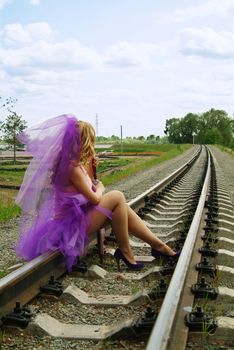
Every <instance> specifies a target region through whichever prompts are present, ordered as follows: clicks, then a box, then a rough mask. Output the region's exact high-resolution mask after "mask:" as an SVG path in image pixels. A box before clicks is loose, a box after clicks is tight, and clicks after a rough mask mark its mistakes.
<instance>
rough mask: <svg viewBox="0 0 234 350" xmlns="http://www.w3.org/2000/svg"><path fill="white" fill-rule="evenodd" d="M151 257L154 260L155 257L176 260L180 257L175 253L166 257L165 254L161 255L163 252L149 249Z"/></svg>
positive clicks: (178, 253)
mask: <svg viewBox="0 0 234 350" xmlns="http://www.w3.org/2000/svg"><path fill="white" fill-rule="evenodd" d="M151 255H152V256H153V257H154V258H157V257H160V256H162V257H164V258H174V259H175V258H178V257H179V256H180V252H176V253H175V254H174V255H168V254H166V253H163V252H160V251H159V250H157V249H154V248H152V249H151Z"/></svg>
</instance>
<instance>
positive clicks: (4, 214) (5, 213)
mask: <svg viewBox="0 0 234 350" xmlns="http://www.w3.org/2000/svg"><path fill="white" fill-rule="evenodd" d="M190 147H191V145H168V144H166V145H150V144H149V145H139V147H138V145H137V147H136V145H128V148H126V152H136V150H137V152H146V151H150V152H152V151H159V152H164V153H162V154H161V155H160V157H158V156H150V157H140V156H137V157H134V158H115V159H104V160H101V161H100V163H99V166H98V169H97V172H98V173H99V174H98V177H99V178H100V179H101V180H102V181H103V183H104V185H106V186H107V185H110V184H115V183H116V182H118V181H120V180H122V179H123V178H126V177H128V176H130V175H133V174H135V173H136V172H139V171H141V170H144V169H147V168H150V167H152V166H154V165H156V164H159V163H161V162H164V161H166V160H169V159H171V158H173V157H176V156H177V155H179V154H181V153H182V152H184V151H186V150H187V149H189V148H190ZM12 166H15V165H12ZM111 167H113V170H111V172H108V174H105V173H102V174H101V173H100V172H102V171H104V170H106V169H110V168H111ZM117 167H119V168H118V169H117ZM115 168H116V169H115ZM23 175H24V171H22V172H21V171H20V172H12V173H11V172H9V171H8V172H7V171H0V183H4V184H7V183H8V184H13V185H20V184H21V182H22V179H23ZM1 192H2V194H1V193H0V223H1V222H4V221H8V220H9V219H11V218H14V217H16V216H19V215H20V208H19V207H18V206H17V205H15V203H14V197H15V193H16V192H17V191H15V192H13V191H12V190H9V192H6V191H5V192H4V191H3V190H2V191H1ZM1 197H2V198H1Z"/></svg>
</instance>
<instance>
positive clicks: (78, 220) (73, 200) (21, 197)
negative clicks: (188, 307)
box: [16, 115, 178, 271]
mask: <svg viewBox="0 0 234 350" xmlns="http://www.w3.org/2000/svg"><path fill="white" fill-rule="evenodd" d="M18 138H19V140H20V141H21V142H22V143H24V144H26V145H27V151H28V152H30V153H31V154H32V155H33V159H32V161H31V163H30V165H29V166H28V168H27V171H26V173H25V177H24V180H23V183H22V185H21V188H20V191H19V193H18V195H17V198H16V203H17V204H19V205H20V206H21V208H22V217H21V235H20V239H19V241H18V243H17V244H16V252H17V254H18V256H20V257H23V258H24V259H26V260H31V259H33V258H35V257H36V256H38V255H40V254H42V253H44V252H46V251H48V250H52V251H53V250H56V249H59V250H60V251H61V253H62V254H63V255H64V256H65V258H66V263H67V268H68V271H70V270H71V269H72V266H73V265H74V264H75V263H76V262H77V258H78V257H79V256H81V255H83V254H85V250H86V247H87V244H88V242H89V238H90V237H91V236H92V234H94V233H95V232H96V231H97V230H98V229H99V228H101V227H102V226H103V225H104V224H105V222H106V220H108V219H109V220H111V225H112V228H113V231H114V233H115V235H116V238H117V242H118V245H119V248H117V249H116V251H115V253H114V257H115V258H116V260H117V263H118V267H119V261H120V260H122V261H123V262H124V263H125V265H126V266H127V267H128V268H129V269H131V270H140V269H141V268H142V267H143V264H141V263H136V261H135V259H134V256H133V253H132V250H131V247H130V244H129V237H128V232H130V233H131V234H132V235H134V236H135V237H137V238H140V239H142V240H143V241H145V242H147V243H148V244H150V246H151V247H152V255H153V256H155V257H156V256H177V255H178V254H177V253H175V252H174V251H173V250H172V249H171V248H170V247H169V246H167V245H166V244H164V243H163V242H162V241H161V240H159V239H158V238H157V237H156V236H155V235H154V234H153V233H152V232H151V231H150V230H149V229H148V228H147V226H146V225H145V224H144V223H143V221H142V220H141V219H140V217H139V216H138V215H137V214H136V213H135V212H134V211H133V210H132V209H131V208H130V207H129V206H128V204H127V203H126V201H125V198H124V195H123V194H122V193H121V192H119V191H110V192H108V193H104V192H105V188H104V186H103V184H102V183H101V182H100V181H97V182H95V181H94V180H93V179H91V177H92V161H93V159H95V152H94V144H95V131H94V128H93V127H92V126H91V125H90V124H89V123H87V122H83V121H77V119H76V118H75V117H74V116H73V115H62V116H59V117H56V118H53V119H49V120H47V121H45V122H44V123H42V124H41V125H39V126H36V127H34V128H31V129H27V130H25V131H24V132H23V133H21V134H20V135H19V137H18ZM92 180H93V181H92Z"/></svg>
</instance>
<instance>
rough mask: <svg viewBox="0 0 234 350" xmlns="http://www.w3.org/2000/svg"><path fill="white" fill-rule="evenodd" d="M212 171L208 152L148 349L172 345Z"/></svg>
mask: <svg viewBox="0 0 234 350" xmlns="http://www.w3.org/2000/svg"><path fill="white" fill-rule="evenodd" d="M210 172H211V170H210V154H209V153H208V165H207V172H206V177H205V181H204V184H203V188H202V192H201V195H200V199H199V203H198V206H197V209H196V212H195V215H194V218H193V220H192V223H191V226H190V229H189V231H188V235H187V238H186V241H185V243H184V246H183V249H182V251H181V255H180V258H179V260H178V262H177V265H176V268H175V271H174V273H173V276H172V278H171V281H170V284H169V287H168V290H167V293H166V295H165V297H164V300H163V304H162V306H161V308H160V312H159V315H158V317H157V320H156V322H155V325H154V328H153V330H152V332H151V335H150V338H149V341H148V344H147V347H146V350H166V349H168V348H169V347H170V346H171V344H170V340H171V332H172V330H173V327H174V324H175V322H176V314H177V311H178V306H179V302H180V297H181V294H182V290H183V288H184V285H185V280H186V276H187V273H188V269H189V266H190V260H191V257H192V253H193V249H194V244H195V240H196V237H197V233H198V228H199V225H200V222H201V219H202V213H203V210H204V205H205V200H206V196H207V192H208V189H209V179H210ZM178 349H179V348H178Z"/></svg>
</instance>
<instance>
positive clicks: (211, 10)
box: [157, 0, 234, 23]
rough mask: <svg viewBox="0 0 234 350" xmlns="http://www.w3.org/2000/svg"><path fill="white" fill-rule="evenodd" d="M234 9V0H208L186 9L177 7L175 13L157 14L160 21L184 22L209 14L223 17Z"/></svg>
mask: <svg viewBox="0 0 234 350" xmlns="http://www.w3.org/2000/svg"><path fill="white" fill-rule="evenodd" d="M233 10H234V0H222V1H220V0H208V1H206V2H205V3H204V4H201V5H197V6H191V7H187V8H185V9H179V8H176V9H175V10H174V12H173V13H171V14H168V15H164V14H160V15H157V21H158V22H160V23H172V22H182V21H185V20H191V19H195V18H205V17H208V16H219V17H222V18H225V17H227V16H228V15H230V11H233Z"/></svg>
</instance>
